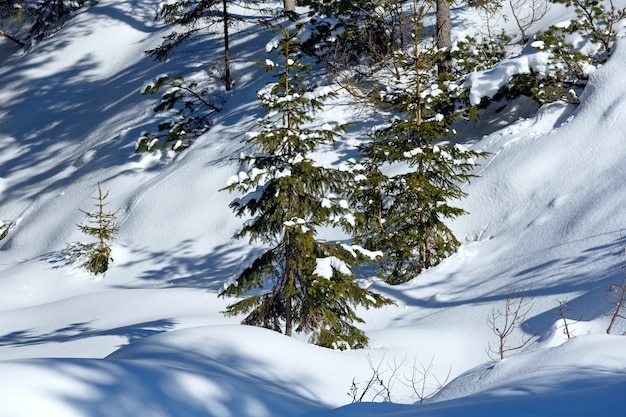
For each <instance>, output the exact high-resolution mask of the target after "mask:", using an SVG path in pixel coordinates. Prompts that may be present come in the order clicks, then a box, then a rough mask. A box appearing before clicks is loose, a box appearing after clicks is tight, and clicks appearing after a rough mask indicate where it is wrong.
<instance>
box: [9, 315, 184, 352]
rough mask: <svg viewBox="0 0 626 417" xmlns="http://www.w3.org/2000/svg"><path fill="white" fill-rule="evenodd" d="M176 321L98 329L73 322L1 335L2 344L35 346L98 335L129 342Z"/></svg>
mask: <svg viewBox="0 0 626 417" xmlns="http://www.w3.org/2000/svg"><path fill="white" fill-rule="evenodd" d="M175 325H176V323H175V322H174V321H173V320H171V319H162V320H153V321H147V322H143V323H136V324H132V325H128V326H121V327H117V328H114V329H97V328H94V327H93V326H92V325H90V322H79V323H72V324H69V325H67V326H65V327H62V328H60V329H57V330H54V331H52V332H49V333H43V334H41V333H36V332H35V331H34V330H19V331H15V332H11V333H8V334H5V335H4V336H0V346H33V345H41V344H46V343H65V342H73V341H76V340H82V339H88V338H92V337H98V336H120V337H125V338H126V339H127V340H128V343H132V342H134V341H136V340H139V339H143V338H144V337H148V336H152V335H155V334H158V333H163V332H165V331H167V330H169V329H172V328H173V327H174V326H175Z"/></svg>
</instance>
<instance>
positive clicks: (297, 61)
mask: <svg viewBox="0 0 626 417" xmlns="http://www.w3.org/2000/svg"><path fill="white" fill-rule="evenodd" d="M301 30H302V27H301V26H300V27H298V29H297V30H295V31H292V30H289V29H287V28H282V27H279V31H280V38H279V39H278V41H277V42H276V49H277V52H278V55H279V58H280V60H281V63H279V64H277V63H274V62H272V61H271V60H267V61H266V69H267V71H268V72H271V73H273V75H274V78H275V79H276V81H275V82H273V83H270V84H269V85H268V86H267V87H266V88H265V89H263V90H261V91H260V92H259V93H258V97H259V100H260V102H261V107H263V108H264V109H265V110H266V116H265V117H264V118H263V119H261V120H260V121H259V125H258V126H259V131H258V132H255V133H254V134H252V135H251V137H250V139H249V141H248V142H249V144H250V145H251V146H252V147H254V148H255V153H254V154H252V155H242V157H241V159H240V162H241V164H242V165H243V166H245V167H247V169H246V170H245V171H242V172H241V173H240V174H239V175H238V177H237V178H235V179H233V180H232V181H231V182H230V183H229V185H228V186H227V187H226V189H228V190H231V191H235V190H236V191H239V192H242V193H244V196H243V197H241V198H238V199H236V200H234V201H233V202H232V204H231V207H232V209H233V210H234V211H235V213H236V214H237V215H238V216H250V217H251V219H250V220H248V221H247V222H246V223H245V225H244V226H243V228H242V229H241V231H240V232H239V233H238V234H237V235H236V237H237V238H243V237H244V236H248V237H249V239H250V241H251V242H255V241H258V242H262V243H264V244H266V245H268V246H269V248H268V249H267V250H265V252H264V253H263V254H262V255H261V256H259V257H258V258H257V259H256V260H254V262H253V263H252V265H251V266H249V267H248V268H246V269H245V270H244V271H243V272H242V273H241V274H240V275H239V277H238V278H237V280H236V282H235V283H233V284H232V285H230V286H228V287H227V288H226V289H225V290H224V291H223V292H222V293H221V294H220V295H221V296H229V297H232V296H237V297H242V296H244V297H245V298H243V299H242V300H240V301H238V302H235V303H233V304H231V305H229V306H228V307H227V309H226V311H225V312H224V313H225V314H227V315H239V314H246V317H245V318H244V320H243V323H244V324H250V325H255V326H262V327H266V328H269V329H273V330H276V331H281V330H282V328H283V326H284V332H285V334H287V335H291V334H292V332H293V331H296V332H305V333H311V334H312V335H313V336H312V338H311V341H312V342H314V343H317V344H320V345H322V346H326V347H333V348H339V349H343V348H346V347H351V348H356V347H362V346H364V345H365V344H366V343H367V337H366V336H365V335H364V334H363V332H362V331H360V330H358V329H357V328H356V327H355V326H354V325H353V324H352V323H353V322H355V321H356V322H361V319H359V318H358V317H357V316H356V313H355V311H354V308H353V307H352V306H356V305H362V306H365V307H380V306H382V305H385V304H389V303H392V301H391V300H389V299H386V298H384V297H381V296H379V295H377V294H374V293H372V292H371V291H368V290H366V289H363V288H361V287H360V286H358V285H357V284H356V283H355V282H354V272H353V270H354V267H356V266H357V265H359V263H360V262H361V261H362V258H363V253H367V252H365V251H359V248H352V247H347V246H343V245H340V244H336V243H331V242H325V241H320V240H318V239H317V238H316V232H317V230H318V229H319V228H320V227H324V226H329V225H332V224H333V223H334V222H335V221H336V219H338V218H342V217H343V216H345V215H347V214H348V212H347V207H345V204H343V202H342V200H341V199H340V197H339V196H340V195H341V193H342V192H343V189H344V186H345V184H346V183H347V180H348V178H349V174H348V173H347V172H344V171H340V170H338V169H334V168H327V167H323V166H320V165H319V164H318V163H316V162H315V161H314V160H313V159H312V158H311V157H310V154H311V152H313V151H315V150H317V149H318V147H319V146H320V145H323V144H330V143H333V142H334V141H335V140H336V139H337V138H338V137H340V136H341V135H342V133H343V132H344V130H345V126H343V125H338V126H334V127H328V126H326V127H322V128H310V127H308V124H309V123H310V122H312V121H313V115H314V113H315V112H316V111H317V110H320V109H321V108H322V106H323V101H324V100H325V99H326V98H328V97H331V96H333V95H334V93H333V92H332V91H331V90H330V89H325V88H321V89H312V88H310V86H309V85H308V83H307V78H308V76H309V74H310V64H309V63H305V62H303V61H302V56H301V53H300V48H301V43H300V40H299V39H298V34H299V33H300V31H301Z"/></svg>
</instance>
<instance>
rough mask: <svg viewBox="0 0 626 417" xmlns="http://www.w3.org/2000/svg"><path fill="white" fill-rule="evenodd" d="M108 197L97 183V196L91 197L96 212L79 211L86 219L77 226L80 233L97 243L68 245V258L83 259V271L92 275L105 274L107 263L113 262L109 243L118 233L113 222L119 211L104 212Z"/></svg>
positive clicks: (117, 228)
mask: <svg viewBox="0 0 626 417" xmlns="http://www.w3.org/2000/svg"><path fill="white" fill-rule="evenodd" d="M108 196H109V192H108V191H107V192H106V193H103V192H102V188H100V183H98V196H97V197H93V199H94V200H96V203H95V206H96V211H93V212H89V211H84V210H81V212H82V213H84V214H85V217H86V218H87V223H86V224H78V225H77V226H78V228H79V229H80V231H81V232H83V233H85V234H87V235H90V236H94V237H95V238H96V239H97V241H96V242H91V243H82V242H75V243H73V244H71V245H70V246H71V249H72V252H70V256H71V257H74V258H79V259H85V263H84V267H85V269H86V270H87V271H88V272H90V273H92V274H94V275H98V274H102V273H104V272H106V271H107V270H108V269H109V262H113V258H112V257H111V246H110V244H109V241H111V240H113V239H114V238H115V235H116V234H117V232H118V231H119V227H118V225H117V223H116V222H115V220H116V214H117V212H118V211H119V210H117V211H115V212H105V211H104V206H106V205H107V204H108V203H105V200H106V199H107V197H108Z"/></svg>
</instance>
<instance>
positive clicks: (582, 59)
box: [518, 0, 626, 103]
mask: <svg viewBox="0 0 626 417" xmlns="http://www.w3.org/2000/svg"><path fill="white" fill-rule="evenodd" d="M556 2H557V3H562V4H565V5H566V6H569V7H573V8H574V10H575V12H576V15H577V19H574V20H572V21H570V22H569V24H567V25H563V24H561V25H558V26H550V27H549V28H548V30H546V31H545V32H544V33H542V34H540V35H537V36H536V42H534V43H533V45H534V46H535V47H536V48H538V49H541V50H543V51H547V52H549V53H550V56H551V58H550V68H549V72H548V73H547V74H534V75H536V77H535V80H534V82H533V81H530V80H528V83H529V84H530V83H532V84H534V85H533V86H532V88H531V91H530V94H531V95H529V97H532V98H534V99H535V100H537V101H538V102H539V103H549V102H552V101H556V100H562V101H565V102H571V103H578V98H577V96H578V94H579V93H580V91H581V90H582V89H583V88H584V86H585V85H586V80H587V79H588V78H589V74H590V73H591V72H592V71H593V70H595V68H597V67H598V66H600V65H602V64H603V63H604V62H606V60H607V59H608V58H609V55H610V52H611V48H612V46H613V44H614V43H615V40H616V37H617V33H616V31H615V27H616V25H617V23H618V22H620V21H621V20H623V19H624V18H625V17H626V9H617V8H616V7H615V5H614V4H613V2H612V1H609V2H598V1H595V0H558V1H556ZM518 83H519V80H518Z"/></svg>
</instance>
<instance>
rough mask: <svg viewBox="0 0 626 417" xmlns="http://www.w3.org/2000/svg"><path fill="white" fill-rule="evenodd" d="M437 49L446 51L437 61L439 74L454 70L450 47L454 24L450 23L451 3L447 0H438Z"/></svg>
mask: <svg viewBox="0 0 626 417" xmlns="http://www.w3.org/2000/svg"><path fill="white" fill-rule="evenodd" d="M436 14H437V34H436V36H437V49H440V50H441V49H445V50H446V52H445V53H444V55H443V56H442V57H441V58H440V59H439V62H437V71H438V72H439V74H449V73H450V72H452V60H451V59H450V47H451V46H452V25H451V23H450V3H448V1H447V0H437V11H436Z"/></svg>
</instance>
